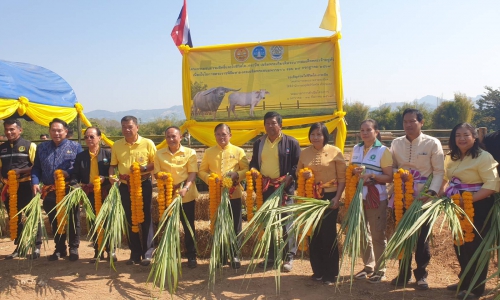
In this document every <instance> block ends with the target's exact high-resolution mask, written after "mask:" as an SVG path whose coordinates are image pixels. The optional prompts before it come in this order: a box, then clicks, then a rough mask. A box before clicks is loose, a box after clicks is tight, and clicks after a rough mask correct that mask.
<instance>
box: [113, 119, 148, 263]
mask: <svg viewBox="0 0 500 300" xmlns="http://www.w3.org/2000/svg"><path fill="white" fill-rule="evenodd" d="M121 125H122V134H123V136H124V138H123V139H121V140H118V141H116V142H115V143H114V144H113V147H112V148H111V165H110V167H109V180H110V181H111V182H117V181H120V196H121V199H122V204H123V209H124V210H125V215H126V217H127V222H128V223H129V224H130V225H131V224H132V207H131V199H130V190H129V180H130V174H131V172H132V164H133V163H134V162H138V163H139V164H140V168H141V188H142V200H143V203H144V206H143V212H144V222H142V223H141V224H139V226H140V230H139V231H140V232H133V231H132V227H131V226H127V230H128V244H129V248H130V251H131V252H130V259H129V260H127V262H126V264H127V265H133V264H141V265H142V266H148V265H149V264H150V263H151V257H152V255H153V222H152V218H151V200H152V196H153V185H152V183H151V171H153V169H154V157H155V153H156V146H155V144H154V143H153V141H152V140H150V139H146V138H143V137H142V136H140V135H139V125H138V123H137V118H136V117H134V116H125V117H123V118H122V119H121ZM115 168H117V169H118V172H119V174H120V175H119V177H118V178H117V177H116V176H115ZM141 235H142V236H141ZM141 258H142V260H141Z"/></svg>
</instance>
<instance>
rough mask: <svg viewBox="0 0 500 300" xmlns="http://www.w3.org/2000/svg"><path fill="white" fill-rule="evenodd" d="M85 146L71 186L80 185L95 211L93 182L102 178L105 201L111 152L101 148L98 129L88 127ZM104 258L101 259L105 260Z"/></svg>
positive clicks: (80, 154) (96, 252) (95, 245)
mask: <svg viewBox="0 0 500 300" xmlns="http://www.w3.org/2000/svg"><path fill="white" fill-rule="evenodd" d="M84 138H85V144H87V147H88V150H87V151H83V152H80V153H78V154H77V155H76V159H75V164H74V165H73V168H74V169H73V173H72V174H71V181H70V184H71V185H75V184H80V185H81V186H82V189H83V190H84V191H85V193H86V194H87V196H88V197H89V200H90V203H91V204H92V208H93V209H94V211H95V200H94V189H93V185H92V182H93V181H94V179H95V178H96V177H97V176H99V177H100V178H101V193H102V195H101V197H102V200H104V199H105V198H106V196H107V194H108V191H109V189H110V187H111V183H110V182H109V180H108V179H107V178H106V177H107V176H108V170H109V163H110V162H111V151H109V150H108V149H103V148H101V147H100V144H101V130H99V128H97V127H88V128H87V129H86V130H85V134H84ZM97 254H98V249H97V242H96V241H94V258H93V259H91V261H90V262H91V263H94V262H95V261H96V260H97ZM103 258H104V257H101V259H103ZM110 258H112V259H113V260H114V261H116V255H115V254H114V253H111V254H110V253H109V252H108V259H110Z"/></svg>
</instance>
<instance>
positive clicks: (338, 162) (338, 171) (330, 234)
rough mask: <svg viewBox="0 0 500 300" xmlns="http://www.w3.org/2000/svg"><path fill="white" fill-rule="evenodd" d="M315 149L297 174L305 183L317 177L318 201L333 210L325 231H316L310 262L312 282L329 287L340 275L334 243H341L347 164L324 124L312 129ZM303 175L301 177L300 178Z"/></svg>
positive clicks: (301, 162) (304, 156)
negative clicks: (339, 221) (339, 229)
mask: <svg viewBox="0 0 500 300" xmlns="http://www.w3.org/2000/svg"><path fill="white" fill-rule="evenodd" d="M309 141H310V142H311V144H312V145H311V146H309V147H308V148H306V149H304V150H303V151H302V152H301V153H300V157H299V163H298V164H297V171H298V172H299V171H300V169H303V168H309V169H310V170H311V171H312V172H309V171H307V172H303V173H302V174H303V175H302V176H303V177H304V179H309V178H311V176H312V175H314V181H315V188H314V190H315V191H316V196H315V198H318V199H323V200H330V202H331V203H332V204H331V206H330V210H327V211H326V212H325V214H324V216H323V219H322V222H321V227H320V228H318V229H316V231H315V232H314V234H313V236H312V238H311V242H310V250H309V252H310V262H311V267H312V270H313V273H314V274H313V275H312V279H313V280H316V281H321V280H322V281H323V282H324V283H325V284H327V285H331V284H333V283H335V281H336V277H337V276H338V275H339V251H338V247H337V245H335V247H334V243H335V241H336V240H337V225H336V224H337V215H338V212H339V210H338V208H339V200H340V196H341V195H342V192H343V191H344V188H345V171H346V164H345V160H344V155H342V151H341V150H340V149H339V148H337V147H335V146H332V145H328V129H327V128H326V127H325V125H324V124H322V123H315V124H313V125H312V126H311V128H310V129H309ZM298 175H299V174H298Z"/></svg>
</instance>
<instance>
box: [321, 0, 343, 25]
mask: <svg viewBox="0 0 500 300" xmlns="http://www.w3.org/2000/svg"><path fill="white" fill-rule="evenodd" d="M319 28H323V29H326V30H331V31H337V32H339V31H340V30H341V29H342V21H341V20H340V4H339V0H328V6H327V7H326V11H325V15H324V16H323V21H321V24H320V25H319Z"/></svg>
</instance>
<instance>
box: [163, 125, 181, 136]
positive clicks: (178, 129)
mask: <svg viewBox="0 0 500 300" xmlns="http://www.w3.org/2000/svg"><path fill="white" fill-rule="evenodd" d="M172 128H173V129H175V130H177V131H178V132H179V135H181V129H180V128H179V127H177V126H168V127H167V129H165V134H167V131H168V130H169V129H172Z"/></svg>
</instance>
